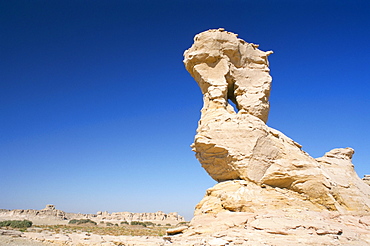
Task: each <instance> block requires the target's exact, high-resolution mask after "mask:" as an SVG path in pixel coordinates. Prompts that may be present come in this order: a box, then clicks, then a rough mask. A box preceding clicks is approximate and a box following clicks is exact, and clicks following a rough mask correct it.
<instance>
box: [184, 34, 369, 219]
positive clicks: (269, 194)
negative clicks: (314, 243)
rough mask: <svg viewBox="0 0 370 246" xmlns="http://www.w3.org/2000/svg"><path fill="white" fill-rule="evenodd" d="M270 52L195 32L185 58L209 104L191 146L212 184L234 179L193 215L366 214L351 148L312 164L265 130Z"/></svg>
mask: <svg viewBox="0 0 370 246" xmlns="http://www.w3.org/2000/svg"><path fill="white" fill-rule="evenodd" d="M271 53H272V52H271V51H269V52H264V51H261V50H259V49H258V45H255V44H252V43H247V42H245V41H244V40H242V39H239V38H238V37H237V35H236V34H234V33H231V32H227V31H224V30H223V29H218V30H208V31H205V32H202V33H200V34H198V35H196V36H195V38H194V44H193V45H192V46H191V48H189V49H188V50H187V51H185V53H184V57H185V59H184V64H185V66H186V69H187V70H188V72H189V73H190V74H191V75H192V76H193V78H194V79H195V80H196V82H197V83H198V85H199V87H200V89H201V91H202V94H203V102H204V104H203V108H202V110H201V113H202V114H201V119H200V121H199V124H198V129H197V134H196V136H195V140H194V144H193V145H192V148H193V150H194V151H195V152H196V157H197V159H198V160H199V161H200V163H201V164H202V166H203V168H204V169H205V170H206V171H207V172H208V174H209V175H210V176H211V177H212V178H213V179H215V180H216V181H218V182H223V181H228V182H224V183H220V184H217V185H216V186H215V187H213V188H211V189H210V190H209V191H207V194H206V196H205V197H204V199H203V200H202V201H201V202H200V203H199V204H198V206H197V208H196V212H195V213H196V214H207V213H219V212H221V211H242V212H245V211H254V212H255V211H259V210H273V209H283V208H286V207H290V208H298V207H301V208H304V209H307V210H313V211H323V210H325V211H338V212H340V213H345V212H352V213H357V214H368V213H369V212H370V187H369V186H368V185H366V184H365V183H364V182H363V181H362V180H361V179H360V178H359V177H358V176H357V174H356V172H355V171H354V168H353V164H352V163H351V159H352V155H353V153H354V150H353V149H351V148H344V149H334V150H332V151H330V152H328V153H326V154H325V156H324V157H321V158H318V159H314V158H312V157H311V156H309V155H308V154H307V153H306V152H304V151H303V150H302V149H301V147H302V146H301V145H299V144H298V143H296V142H295V141H293V140H292V139H290V138H288V137H287V136H285V135H284V134H283V133H281V132H279V131H277V130H275V129H272V128H270V127H268V126H267V125H266V122H267V118H268V112H269V101H268V98H269V95H270V88H271V77H270V75H269V71H270V70H269V67H268V65H269V64H268V60H267V58H268V55H270V54H271ZM231 103H233V104H234V105H235V107H236V110H234V108H233V107H232V106H231ZM230 181H233V182H230ZM257 191H258V192H257ZM281 192H283V193H284V192H285V193H284V195H282V193H281ZM257 197H258V199H256V198H257ZM262 202H263V203H264V204H267V205H266V206H261V205H258V204H260V203H262ZM215 204H218V205H215Z"/></svg>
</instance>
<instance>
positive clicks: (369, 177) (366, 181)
mask: <svg viewBox="0 0 370 246" xmlns="http://www.w3.org/2000/svg"><path fill="white" fill-rule="evenodd" d="M362 181H364V182H365V183H366V184H368V185H370V175H365V177H363V178H362Z"/></svg>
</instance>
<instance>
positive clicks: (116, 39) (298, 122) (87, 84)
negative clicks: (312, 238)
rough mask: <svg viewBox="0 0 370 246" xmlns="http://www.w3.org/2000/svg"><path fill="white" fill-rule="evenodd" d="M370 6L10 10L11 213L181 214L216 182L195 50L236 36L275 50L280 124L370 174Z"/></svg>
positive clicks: (5, 134)
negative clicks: (204, 133)
mask: <svg viewBox="0 0 370 246" xmlns="http://www.w3.org/2000/svg"><path fill="white" fill-rule="evenodd" d="M369 13H370V1H368V0H365V1H356V0H348V1H340V0H336V1H325V0H322V1H308V0H307V1H293V0H291V1H288V0H285V1H284V0H283V1H277V0H275V1H248V0H244V1H242V0H228V1H219V0H212V1H202V0H198V1H193V0H186V1H185V0H184V1H178V0H168V1H163V0H162V1H161V0H158V1H140V0H135V1H134V0H131V1H75V0H74V1H68V0H63V1H46V0H45V1H36V0H35V1H17V0H12V1H6V0H1V1H0V127H1V128H0V129H1V130H0V168H1V169H0V181H1V185H0V208H6V209H26V208H32V209H41V208H43V207H44V206H45V204H49V203H50V204H55V205H56V206H57V208H58V209H62V210H64V211H68V212H81V213H96V212H97V211H100V210H103V211H104V210H107V211H109V212H116V211H131V212H156V211H158V210H162V211H164V212H172V211H177V212H179V213H180V214H182V215H185V216H186V218H187V219H190V218H191V216H192V213H193V209H194V206H195V205H196V203H197V202H199V201H200V200H201V198H202V197H203V195H204V193H205V191H206V189H207V188H209V187H211V186H213V185H214V184H215V181H213V180H212V179H211V178H210V177H209V176H208V175H207V174H206V172H205V171H204V170H203V169H202V168H201V166H200V164H199V163H198V161H197V160H196V158H195V156H194V154H193V152H192V151H191V149H190V147H189V145H190V144H191V143H192V141H193V137H194V134H195V130H196V127H197V121H198V119H199V116H200V112H199V110H200V109H201V107H202V96H201V93H200V90H199V88H198V86H197V84H196V82H195V81H194V80H193V79H192V78H191V77H190V75H189V74H188V73H187V72H186V70H185V68H184V66H183V64H182V59H183V56H182V55H183V52H184V50H186V49H187V48H189V47H190V46H191V44H192V43H193V37H194V35H195V34H197V33H199V32H202V31H205V30H207V29H211V28H219V27H224V28H225V29H226V30H228V31H232V32H235V33H238V34H239V37H241V38H242V39H244V40H246V41H248V42H253V43H258V44H260V49H261V50H266V51H267V50H273V51H274V54H273V55H271V56H270V57H269V60H270V67H271V75H272V77H273V85H272V92H271V100H270V102H271V111H270V117H269V121H268V125H269V126H271V127H273V128H276V129H278V130H280V131H282V132H283V133H285V134H286V135H287V136H289V137H291V138H293V139H294V140H295V141H297V142H299V143H300V144H302V145H303V149H304V150H305V151H307V152H308V153H309V154H311V155H312V156H313V157H319V156H322V155H323V154H324V153H325V152H327V151H329V150H331V149H333V148H338V147H352V148H354V149H355V151H356V153H355V155H354V159H353V162H354V164H355V168H356V170H357V172H358V174H359V176H360V177H362V176H363V175H364V174H368V173H369V174H370V168H369V164H370V151H369V146H370V140H369V139H370V133H369V130H368V129H369V123H370V100H369V88H370V85H369V84H370V78H369V74H370V31H369V30H370V17H369Z"/></svg>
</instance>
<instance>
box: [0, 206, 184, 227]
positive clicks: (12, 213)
mask: <svg viewBox="0 0 370 246" xmlns="http://www.w3.org/2000/svg"><path fill="white" fill-rule="evenodd" d="M10 219H27V220H31V221H32V222H33V223H34V224H66V223H68V221H69V220H72V219H90V220H92V221H95V222H97V223H99V222H101V221H103V222H111V223H113V222H114V223H119V222H123V221H126V222H128V223H130V222H131V221H142V222H153V223H156V224H178V223H179V222H183V221H185V218H184V217H183V216H181V215H179V214H178V213H176V212H173V213H168V214H166V213H164V212H162V211H158V212H156V213H130V212H116V213H108V212H97V213H96V214H81V213H66V212H64V211H62V210H58V209H56V208H55V206H54V205H46V207H45V208H44V209H41V210H34V209H14V210H7V209H0V221H1V220H10Z"/></svg>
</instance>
